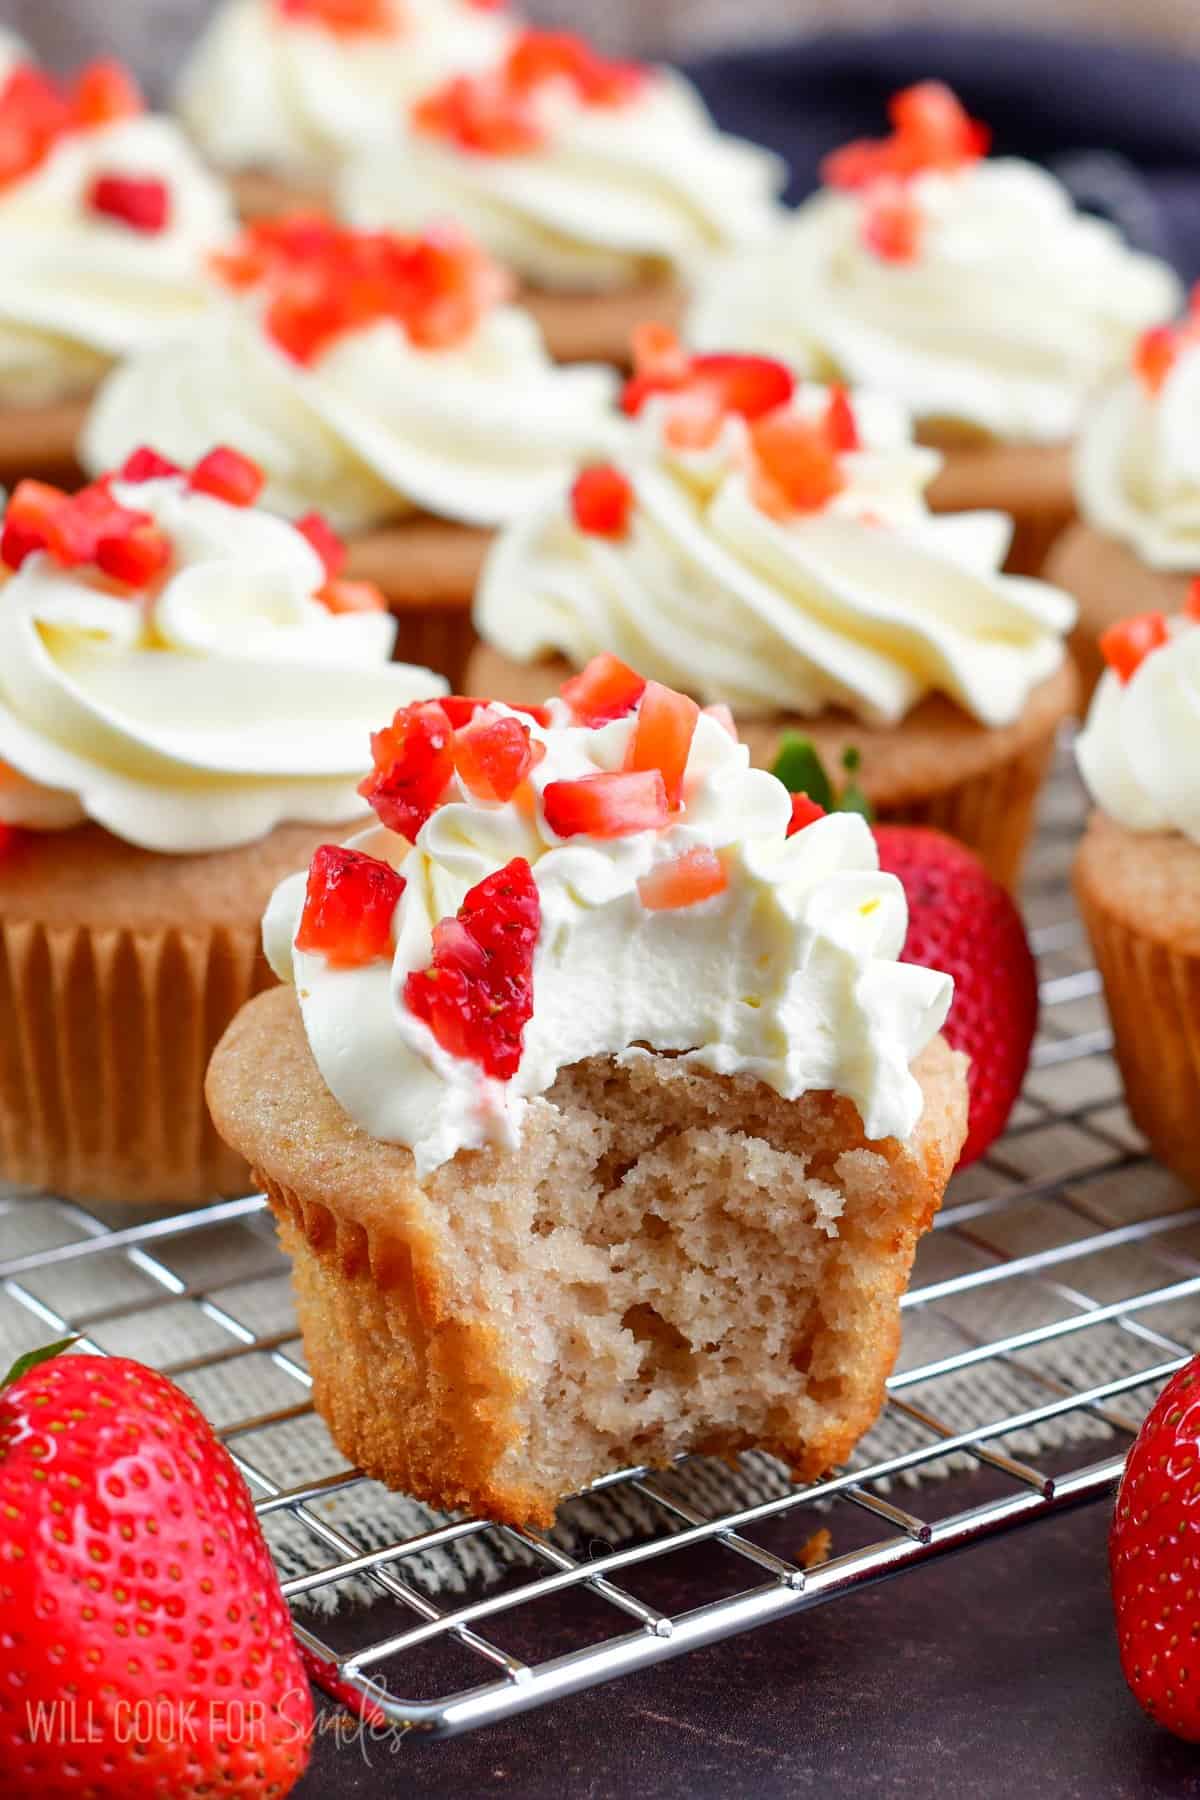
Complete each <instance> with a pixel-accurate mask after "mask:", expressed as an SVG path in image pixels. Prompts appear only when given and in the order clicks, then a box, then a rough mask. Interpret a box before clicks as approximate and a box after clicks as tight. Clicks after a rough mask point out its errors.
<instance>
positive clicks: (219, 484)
mask: <svg viewBox="0 0 1200 1800" xmlns="http://www.w3.org/2000/svg"><path fill="white" fill-rule="evenodd" d="M265 481H266V476H265V475H264V474H263V472H262V470H261V469H260V468H259V466H258V464H257V463H255V462H251V460H250V458H249V457H248V456H243V455H242V454H241V452H240V451H238V450H230V449H229V447H228V446H227V445H225V444H219V445H218V446H217V448H216V449H215V450H210V451H209V452H208V455H207V456H202V457H201V458H200V461H199V462H198V463H197V464H196V466H195V467H194V469H193V470H192V472H191V474H190V475H189V476H188V486H189V487H190V488H192V489H193V491H194V492H195V493H197V494H211V495H212V496H213V497H214V498H215V499H217V500H225V501H227V502H228V504H229V505H230V506H253V505H254V502H255V501H256V500H257V499H258V496H259V495H260V494H261V492H262V490H263V485H264V483H265Z"/></svg>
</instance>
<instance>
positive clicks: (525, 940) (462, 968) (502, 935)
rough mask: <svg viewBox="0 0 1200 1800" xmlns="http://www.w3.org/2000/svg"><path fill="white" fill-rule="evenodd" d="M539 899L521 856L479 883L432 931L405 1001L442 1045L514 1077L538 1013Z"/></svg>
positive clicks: (504, 1077)
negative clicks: (424, 964) (429, 949)
mask: <svg viewBox="0 0 1200 1800" xmlns="http://www.w3.org/2000/svg"><path fill="white" fill-rule="evenodd" d="M540 928H541V901H540V898H539V896H538V890H537V883H536V882H535V881H534V878H533V871H532V869H531V868H530V867H529V864H528V863H527V862H526V861H525V860H524V858H523V857H519V856H518V857H514V858H513V860H512V862H510V863H509V864H507V866H506V867H505V868H503V869H498V870H497V871H496V873H495V874H494V875H488V876H486V877H485V878H484V880H483V881H481V882H479V883H477V885H476V886H475V887H473V888H472V889H471V891H470V892H469V893H468V895H467V896H466V899H465V900H464V901H463V903H462V905H461V906H460V907H459V909H458V915H457V917H456V918H454V919H443V920H442V921H441V922H440V923H439V924H438V925H437V926H436V927H435V928H434V933H433V961H432V963H431V965H430V967H429V968H427V969H419V970H414V971H413V973H412V974H411V975H410V976H409V977H408V980H407V982H406V983H405V987H404V998H405V1002H406V1004H407V1006H408V1008H409V1011H410V1012H412V1013H413V1014H414V1015H415V1017H417V1018H418V1019H423V1020H424V1021H425V1023H426V1024H427V1025H428V1026H429V1028H430V1030H431V1031H432V1032H433V1035H434V1037H435V1038H436V1039H437V1042H438V1043H439V1044H440V1045H441V1047H442V1049H443V1050H446V1051H448V1052H449V1053H450V1055H452V1056H461V1057H464V1058H466V1059H467V1060H469V1061H471V1062H477V1063H479V1064H480V1066H481V1067H482V1068H483V1070H484V1073H485V1074H487V1075H491V1076H493V1077H494V1078H495V1079H496V1080H497V1081H509V1080H511V1078H512V1077H513V1076H514V1075H515V1074H516V1072H517V1069H518V1068H519V1066H520V1062H521V1044H522V1036H523V1033H524V1030H525V1026H526V1024H527V1023H528V1022H529V1019H530V1018H531V1016H532V1014H533V957H534V951H535V949H536V947H537V940H538V932H539V930H540Z"/></svg>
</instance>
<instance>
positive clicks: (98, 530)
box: [47, 479, 147, 568]
mask: <svg viewBox="0 0 1200 1800" xmlns="http://www.w3.org/2000/svg"><path fill="white" fill-rule="evenodd" d="M146 519H147V515H146V514H145V513H140V512H132V511H130V510H129V509H128V508H127V507H124V506H121V505H120V504H119V502H118V501H116V500H114V499H113V497H112V493H111V491H110V489H109V485H108V481H107V479H103V480H100V481H94V482H92V484H91V485H90V486H89V487H84V488H80V489H79V491H78V493H75V494H70V495H68V497H67V498H66V499H65V500H64V501H63V503H62V505H61V506H60V507H59V508H58V510H57V512H56V513H55V514H54V517H53V519H52V520H51V521H50V523H49V527H48V545H47V547H48V548H49V550H50V552H51V554H52V555H53V556H55V557H57V559H58V561H59V562H61V563H62V564H64V566H65V567H67V568H76V567H78V566H79V564H81V563H88V562H94V561H95V558H96V546H97V544H98V543H99V542H100V539H101V538H102V537H109V536H120V535H122V534H123V533H125V532H126V531H129V530H131V529H132V528H133V526H134V525H135V524H142V523H144V522H145V521H146Z"/></svg>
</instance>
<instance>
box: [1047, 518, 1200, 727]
mask: <svg viewBox="0 0 1200 1800" xmlns="http://www.w3.org/2000/svg"><path fill="white" fill-rule="evenodd" d="M1045 575H1046V580H1047V581H1052V582H1053V583H1054V584H1055V586H1056V587H1060V588H1065V590H1066V591H1067V593H1068V594H1070V595H1072V596H1073V598H1074V599H1075V600H1076V601H1077V602H1078V604H1079V618H1078V621H1077V623H1076V626H1075V630H1074V632H1073V633H1072V635H1071V655H1072V656H1073V657H1074V659H1075V662H1076V665H1077V666H1078V669H1079V674H1080V696H1079V709H1080V711H1081V712H1086V711H1087V707H1088V702H1089V701H1090V699H1091V697H1092V694H1093V693H1094V691H1095V687H1096V683H1097V682H1098V681H1099V679H1100V677H1101V675H1103V673H1104V667H1105V664H1104V658H1103V656H1102V655H1101V654H1100V638H1101V635H1102V634H1103V633H1104V632H1105V631H1107V630H1108V628H1109V626H1110V625H1115V624H1116V623H1117V621H1118V620H1119V619H1127V618H1128V617H1129V616H1130V614H1131V613H1141V612H1165V613H1176V612H1180V611H1182V609H1183V606H1184V604H1185V602H1186V600H1187V597H1188V588H1189V587H1190V586H1191V581H1192V576H1191V574H1183V573H1179V572H1174V571H1168V570H1163V569H1150V568H1147V566H1146V564H1145V563H1143V562H1141V561H1140V560H1139V559H1138V557H1137V556H1135V555H1134V553H1133V551H1132V550H1130V549H1129V548H1128V547H1127V546H1126V545H1125V544H1119V543H1118V542H1117V541H1116V539H1115V538H1109V537H1105V536H1104V535H1103V533H1102V532H1099V531H1096V530H1094V529H1093V527H1092V526H1090V525H1085V524H1084V523H1083V522H1082V521H1080V522H1078V523H1076V524H1074V525H1072V526H1070V527H1069V529H1068V530H1066V531H1065V532H1064V533H1063V534H1062V536H1061V537H1060V538H1059V540H1058V542H1057V543H1056V544H1055V546H1054V549H1053V551H1052V552H1051V554H1050V557H1049V559H1048V561H1047V563H1046V569H1045Z"/></svg>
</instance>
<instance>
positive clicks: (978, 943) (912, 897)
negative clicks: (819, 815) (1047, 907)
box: [875, 825, 1038, 1169]
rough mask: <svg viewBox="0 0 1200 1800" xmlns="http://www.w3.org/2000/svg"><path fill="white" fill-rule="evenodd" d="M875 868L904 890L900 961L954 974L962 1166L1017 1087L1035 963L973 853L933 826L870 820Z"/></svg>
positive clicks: (1033, 1022)
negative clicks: (964, 1098)
mask: <svg viewBox="0 0 1200 1800" xmlns="http://www.w3.org/2000/svg"><path fill="white" fill-rule="evenodd" d="M875 838H876V842H877V843H878V845H879V865H880V867H881V868H883V869H889V870H890V871H891V872H892V874H893V875H898V876H899V878H900V880H901V882H902V883H903V884H904V891H905V893H906V894H907V896H908V914H909V922H908V938H907V940H906V942H905V945H904V951H903V954H902V958H901V960H902V961H904V962H911V963H922V964H924V966H925V967H926V968H930V969H942V970H944V971H945V972H946V973H947V974H948V975H952V976H953V977H954V1004H953V1006H952V1007H951V1009H950V1017H949V1018H948V1019H947V1021H946V1024H945V1027H944V1031H945V1035H946V1038H947V1039H948V1041H949V1042H950V1043H951V1044H952V1045H953V1046H954V1048H955V1049H956V1050H964V1051H965V1052H966V1053H967V1055H968V1056H969V1057H970V1059H971V1066H970V1069H969V1070H968V1072H967V1086H968V1089H969V1091H970V1124H969V1127H968V1130H967V1141H966V1143H965V1144H964V1146H963V1152H962V1155H961V1157H960V1158H959V1162H958V1166H959V1168H960V1169H963V1168H966V1166H967V1164H968V1163H972V1162H974V1161H975V1159H976V1158H977V1157H979V1156H982V1155H983V1152H984V1151H985V1150H986V1149H987V1148H988V1145H989V1144H991V1143H992V1142H993V1140H994V1139H995V1138H997V1137H999V1135H1000V1133H1001V1131H1002V1130H1003V1129H1004V1126H1005V1123H1006V1121H1007V1119H1008V1115H1009V1113H1010V1112H1011V1111H1012V1107H1013V1102H1014V1101H1015V1099H1016V1097H1017V1095H1018V1093H1019V1092H1020V1089H1021V1083H1022V1081H1023V1080H1024V1078H1025V1070H1026V1068H1027V1067H1028V1065H1029V1051H1030V1047H1031V1045H1032V1043H1033V1034H1034V1030H1035V1028H1036V1026H1037V1010H1038V989H1037V969H1036V967H1035V966H1034V961H1033V956H1032V953H1031V951H1030V949H1029V944H1028V941H1027V939H1026V936H1025V927H1024V925H1023V924H1022V923H1021V915H1020V913H1019V912H1018V911H1017V909H1016V906H1015V905H1014V904H1013V900H1012V897H1011V896H1010V895H1009V894H1008V893H1007V892H1006V891H1005V889H1004V888H1002V887H1001V886H1000V884H999V883H998V882H996V881H993V880H992V878H991V876H990V875H989V874H988V872H987V870H986V869H985V868H984V866H983V864H982V863H981V862H980V860H979V858H978V857H977V856H975V855H974V853H973V852H972V851H970V850H968V849H967V848H966V847H965V845H963V844H959V843H956V842H955V841H954V839H953V838H949V837H947V836H946V835H945V834H944V833H943V832H940V831H933V830H931V829H929V828H928V827H926V826H919V825H877V826H876V827H875Z"/></svg>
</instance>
